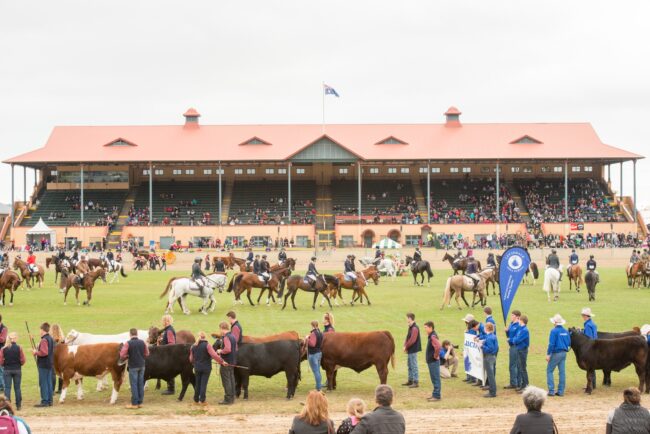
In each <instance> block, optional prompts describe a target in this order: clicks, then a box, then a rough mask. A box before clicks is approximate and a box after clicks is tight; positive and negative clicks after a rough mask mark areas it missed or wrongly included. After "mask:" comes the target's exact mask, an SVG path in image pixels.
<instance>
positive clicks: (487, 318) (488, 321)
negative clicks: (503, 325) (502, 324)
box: [479, 315, 497, 333]
mask: <svg viewBox="0 0 650 434" xmlns="http://www.w3.org/2000/svg"><path fill="white" fill-rule="evenodd" d="M487 323H490V324H492V325H493V326H494V333H496V332H497V323H496V321H494V318H493V317H492V315H488V316H487V317H486V318H485V324H487ZM479 328H481V327H480V326H479Z"/></svg>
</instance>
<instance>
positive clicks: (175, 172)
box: [172, 169, 183, 175]
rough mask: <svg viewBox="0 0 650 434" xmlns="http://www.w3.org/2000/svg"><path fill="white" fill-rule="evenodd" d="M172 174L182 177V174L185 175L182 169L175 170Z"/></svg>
mask: <svg viewBox="0 0 650 434" xmlns="http://www.w3.org/2000/svg"><path fill="white" fill-rule="evenodd" d="M172 173H173V174H174V175H180V174H181V173H183V171H182V170H181V169H174V170H172Z"/></svg>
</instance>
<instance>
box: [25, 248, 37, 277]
mask: <svg viewBox="0 0 650 434" xmlns="http://www.w3.org/2000/svg"><path fill="white" fill-rule="evenodd" d="M27 266H28V267H29V271H30V272H32V273H38V267H37V266H36V255H34V252H33V251H31V250H30V251H29V255H28V256H27Z"/></svg>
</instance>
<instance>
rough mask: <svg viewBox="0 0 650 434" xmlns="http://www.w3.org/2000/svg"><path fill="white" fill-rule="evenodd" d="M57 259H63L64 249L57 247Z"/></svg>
mask: <svg viewBox="0 0 650 434" xmlns="http://www.w3.org/2000/svg"><path fill="white" fill-rule="evenodd" d="M59 259H65V249H64V248H63V247H59Z"/></svg>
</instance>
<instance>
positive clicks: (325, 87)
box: [323, 84, 339, 98]
mask: <svg viewBox="0 0 650 434" xmlns="http://www.w3.org/2000/svg"><path fill="white" fill-rule="evenodd" d="M323 91H324V92H325V95H334V96H335V97H337V98H338V97H339V94H338V93H336V90H334V88H333V87H332V86H328V85H326V84H323Z"/></svg>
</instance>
